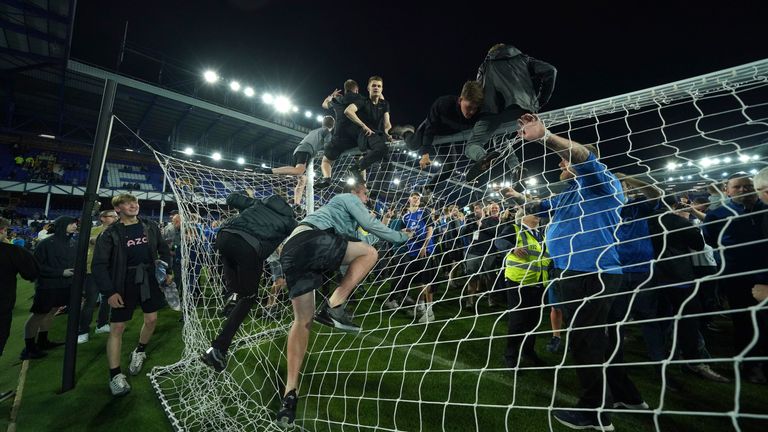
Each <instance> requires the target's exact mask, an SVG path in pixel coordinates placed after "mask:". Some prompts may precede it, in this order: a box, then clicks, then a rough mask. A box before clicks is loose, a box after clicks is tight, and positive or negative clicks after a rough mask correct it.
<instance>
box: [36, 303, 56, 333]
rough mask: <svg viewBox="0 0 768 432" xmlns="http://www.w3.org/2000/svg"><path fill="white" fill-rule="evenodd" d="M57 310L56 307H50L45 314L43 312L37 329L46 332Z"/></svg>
mask: <svg viewBox="0 0 768 432" xmlns="http://www.w3.org/2000/svg"><path fill="white" fill-rule="evenodd" d="M57 310H58V308H53V309H51V311H50V312H48V313H47V314H45V316H43V320H42V321H41V322H40V328H39V329H38V331H41V332H47V331H48V329H50V328H51V324H53V318H54V317H55V316H56V311H57Z"/></svg>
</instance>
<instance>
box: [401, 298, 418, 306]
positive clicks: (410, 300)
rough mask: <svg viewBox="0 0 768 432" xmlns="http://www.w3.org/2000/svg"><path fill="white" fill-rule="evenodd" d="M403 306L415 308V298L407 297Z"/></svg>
mask: <svg viewBox="0 0 768 432" xmlns="http://www.w3.org/2000/svg"><path fill="white" fill-rule="evenodd" d="M402 305H403V306H415V305H416V300H414V299H413V297H411V296H405V298H403V302H402Z"/></svg>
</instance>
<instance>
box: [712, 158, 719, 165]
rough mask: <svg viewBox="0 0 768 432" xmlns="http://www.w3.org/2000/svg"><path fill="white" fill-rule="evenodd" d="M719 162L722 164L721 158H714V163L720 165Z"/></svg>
mask: <svg viewBox="0 0 768 432" xmlns="http://www.w3.org/2000/svg"><path fill="white" fill-rule="evenodd" d="M719 164H720V159H719V158H714V159H712V165H719Z"/></svg>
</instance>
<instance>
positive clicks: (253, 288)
mask: <svg viewBox="0 0 768 432" xmlns="http://www.w3.org/2000/svg"><path fill="white" fill-rule="evenodd" d="M216 249H218V251H219V255H220V256H221V262H222V264H223V266H224V282H225V283H226V284H227V288H228V289H227V290H228V291H229V292H235V293H237V295H238V298H237V303H236V304H235V307H234V309H232V312H231V313H230V314H229V317H228V318H227V321H225V322H224V327H222V329H221V332H219V335H218V337H217V338H216V339H215V340H214V341H213V342H212V343H211V345H212V346H213V347H214V348H216V349H218V350H221V351H227V350H229V346H230V345H232V339H233V338H234V337H235V333H237V330H238V329H239V328H240V325H242V324H243V321H244V320H245V317H247V316H248V312H250V310H251V308H252V307H253V304H254V302H255V301H256V294H257V293H258V290H259V282H260V281H261V274H262V272H263V269H264V260H265V259H266V257H262V256H261V255H260V254H259V253H258V252H257V251H256V250H255V249H254V248H253V246H251V245H250V244H249V243H248V242H247V241H246V240H245V239H243V238H242V237H240V236H239V235H237V234H233V233H230V232H227V231H220V232H219V234H218V235H217V236H216Z"/></svg>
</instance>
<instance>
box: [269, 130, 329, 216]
mask: <svg viewBox="0 0 768 432" xmlns="http://www.w3.org/2000/svg"><path fill="white" fill-rule="evenodd" d="M334 123H335V121H334V119H333V117H331V116H325V117H323V127H319V128H317V129H314V130H311V131H309V133H308V134H307V136H305V137H304V138H303V139H302V140H301V142H300V143H299V145H298V146H296V150H294V151H293V159H294V161H295V166H292V167H279V168H261V167H257V168H256V171H257V172H260V173H262V174H277V175H295V176H300V177H299V181H298V182H297V183H296V188H295V189H294V192H293V205H294V206H296V207H298V206H299V205H300V204H301V197H302V196H303V195H304V187H305V186H306V184H307V176H305V175H304V173H305V172H306V171H307V164H308V163H309V162H310V161H311V160H312V158H314V157H315V155H317V154H318V153H319V152H320V151H321V150H322V149H323V148H324V147H325V146H326V145H328V143H329V142H331V131H332V130H333V125H334Z"/></svg>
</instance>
